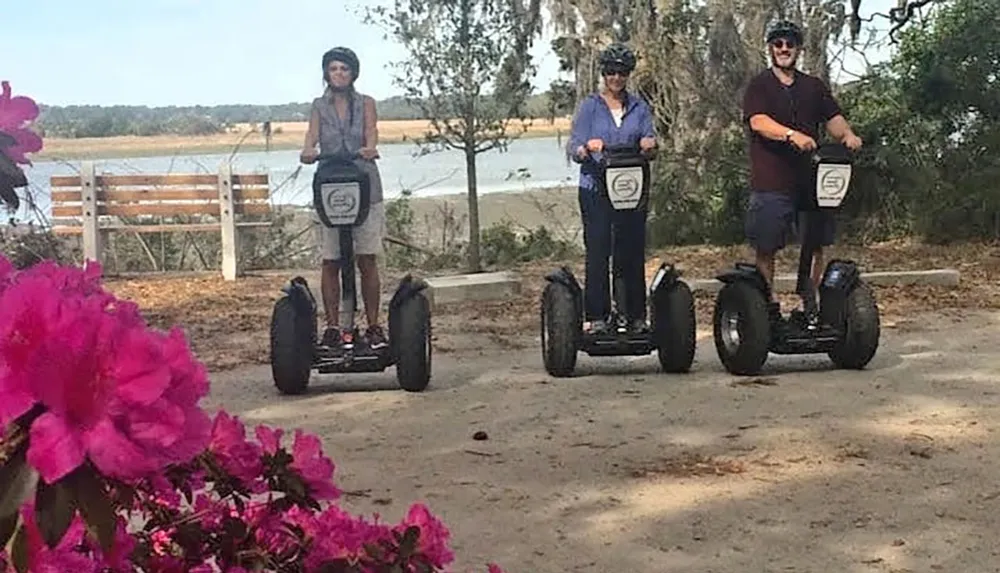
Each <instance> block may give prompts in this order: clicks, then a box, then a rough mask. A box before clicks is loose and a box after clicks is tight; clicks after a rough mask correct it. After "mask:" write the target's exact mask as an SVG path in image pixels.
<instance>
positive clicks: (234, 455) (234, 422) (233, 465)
mask: <svg viewBox="0 0 1000 573" xmlns="http://www.w3.org/2000/svg"><path fill="white" fill-rule="evenodd" d="M208 449H209V450H210V451H211V452H212V453H213V454H215V457H216V458H217V459H218V460H219V463H220V464H221V465H222V468H223V469H224V470H225V471H226V472H227V473H229V474H230V475H232V476H233V477H235V478H237V479H239V480H240V481H241V482H243V484H244V485H246V486H247V487H250V488H252V491H253V492H254V493H263V492H264V491H266V490H267V484H265V483H264V482H263V481H261V480H258V479H257V477H258V476H259V475H260V473H261V471H262V470H263V466H264V465H263V463H262V462H261V459H260V456H261V449H260V446H258V445H257V444H255V443H253V442H248V441H247V439H246V428H245V427H244V426H243V423H242V422H240V420H239V418H237V417H236V416H230V415H229V414H228V413H227V412H225V411H223V410H220V411H219V413H218V414H216V416H215V421H214V422H213V425H212V441H211V442H210V443H209V445H208Z"/></svg>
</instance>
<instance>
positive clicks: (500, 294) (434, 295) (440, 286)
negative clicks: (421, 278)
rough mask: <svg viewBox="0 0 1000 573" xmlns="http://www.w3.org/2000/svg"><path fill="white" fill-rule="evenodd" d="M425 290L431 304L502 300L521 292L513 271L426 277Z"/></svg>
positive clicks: (519, 280) (518, 280)
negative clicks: (426, 285) (426, 286)
mask: <svg viewBox="0 0 1000 573" xmlns="http://www.w3.org/2000/svg"><path fill="white" fill-rule="evenodd" d="M425 280H426V281H427V284H428V285H429V286H428V289H427V290H426V291H425V293H426V294H427V298H428V299H429V300H430V302H431V305H432V306H437V305H440V304H447V303H452V302H469V301H477V300H502V299H505V298H510V297H514V296H517V295H518V294H520V293H521V278H520V277H519V276H517V275H516V274H514V273H511V272H506V271H501V272H496V273H474V274H465V275H450V276H441V277H428V278H426V279H425Z"/></svg>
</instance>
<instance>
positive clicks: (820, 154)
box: [808, 143, 855, 164]
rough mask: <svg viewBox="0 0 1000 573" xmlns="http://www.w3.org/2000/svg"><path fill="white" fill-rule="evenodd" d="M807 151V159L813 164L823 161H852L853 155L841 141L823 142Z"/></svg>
mask: <svg viewBox="0 0 1000 573" xmlns="http://www.w3.org/2000/svg"><path fill="white" fill-rule="evenodd" d="M808 153H809V159H810V160H811V161H812V163H813V164H816V163H823V162H834V163H845V162H853V161H854V157H855V153H854V152H853V151H851V150H850V149H848V148H847V146H846V145H844V144H843V143H824V144H823V145H819V146H817V147H816V149H813V150H812V151H810V152H808Z"/></svg>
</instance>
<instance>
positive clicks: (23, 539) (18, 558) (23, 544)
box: [10, 527, 28, 573]
mask: <svg viewBox="0 0 1000 573" xmlns="http://www.w3.org/2000/svg"><path fill="white" fill-rule="evenodd" d="M10 560H11V563H12V564H13V565H14V569H17V573H24V572H25V571H27V570H28V534H27V533H26V532H25V529H24V528H23V527H22V528H20V529H18V530H17V535H15V536H14V544H13V545H11V548H10Z"/></svg>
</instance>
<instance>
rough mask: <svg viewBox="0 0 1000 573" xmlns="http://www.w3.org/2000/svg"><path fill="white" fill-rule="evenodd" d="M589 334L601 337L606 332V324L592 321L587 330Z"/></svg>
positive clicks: (600, 321) (601, 321)
mask: <svg viewBox="0 0 1000 573" xmlns="http://www.w3.org/2000/svg"><path fill="white" fill-rule="evenodd" d="M587 332H588V333H589V334H593V335H601V334H606V333H607V332H608V323H607V322H605V321H603V320H594V321H591V323H590V328H589V329H587Z"/></svg>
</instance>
